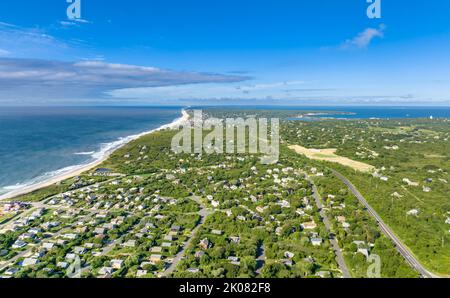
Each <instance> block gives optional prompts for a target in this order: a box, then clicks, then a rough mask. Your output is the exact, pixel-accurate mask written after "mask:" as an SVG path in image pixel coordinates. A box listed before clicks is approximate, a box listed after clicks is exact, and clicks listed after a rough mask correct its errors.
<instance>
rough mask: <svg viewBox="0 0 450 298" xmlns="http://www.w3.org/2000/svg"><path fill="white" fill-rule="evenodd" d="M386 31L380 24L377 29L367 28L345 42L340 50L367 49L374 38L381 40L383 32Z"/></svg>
mask: <svg viewBox="0 0 450 298" xmlns="http://www.w3.org/2000/svg"><path fill="white" fill-rule="evenodd" d="M385 30H386V26H385V25H383V24H381V25H380V26H379V27H378V28H377V29H376V28H367V29H365V30H364V31H363V32H361V33H359V34H358V35H357V36H355V37H354V38H352V39H348V40H346V41H345V42H344V43H343V44H342V45H341V48H342V49H352V48H357V49H365V48H367V47H368V46H369V45H370V43H371V42H372V40H374V39H375V38H377V37H378V38H383V37H384V31H385Z"/></svg>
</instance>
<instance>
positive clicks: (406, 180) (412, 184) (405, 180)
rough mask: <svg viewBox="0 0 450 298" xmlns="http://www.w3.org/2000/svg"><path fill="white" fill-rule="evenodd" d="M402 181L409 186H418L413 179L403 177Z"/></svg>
mask: <svg viewBox="0 0 450 298" xmlns="http://www.w3.org/2000/svg"><path fill="white" fill-rule="evenodd" d="M402 181H403V182H405V183H406V184H408V185H409V186H419V183H418V182H413V181H411V180H409V179H408V178H403V180H402Z"/></svg>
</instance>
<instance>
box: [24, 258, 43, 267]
mask: <svg viewBox="0 0 450 298" xmlns="http://www.w3.org/2000/svg"><path fill="white" fill-rule="evenodd" d="M37 263H39V260H38V259H35V258H25V259H24V260H23V261H22V263H21V265H22V267H27V266H33V265H36V264H37Z"/></svg>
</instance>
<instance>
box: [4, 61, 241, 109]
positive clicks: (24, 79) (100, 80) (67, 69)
mask: <svg viewBox="0 0 450 298" xmlns="http://www.w3.org/2000/svg"><path fill="white" fill-rule="evenodd" d="M246 79H247V78H246V77H242V76H230V75H221V74H211V73H197V72H181V71H172V70H163V69H159V68H154V67H147V66H137V65H127V64H114V63H106V62H103V61H98V60H96V61H80V62H75V63H69V62H61V61H49V60H37V59H5V58H0V102H2V101H3V102H5V101H7V100H11V99H21V100H26V101H29V102H30V103H33V101H39V100H42V99H46V100H49V99H59V100H61V103H64V100H65V99H77V98H89V97H91V98H98V97H101V96H104V95H105V94H107V92H108V91H111V90H116V89H125V88H140V87H160V86H176V85H183V84H199V83H213V82H214V83H230V82H239V81H243V80H246Z"/></svg>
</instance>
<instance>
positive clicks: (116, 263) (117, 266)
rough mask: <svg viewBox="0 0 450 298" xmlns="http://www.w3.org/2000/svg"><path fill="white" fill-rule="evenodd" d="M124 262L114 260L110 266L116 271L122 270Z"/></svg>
mask: <svg viewBox="0 0 450 298" xmlns="http://www.w3.org/2000/svg"><path fill="white" fill-rule="evenodd" d="M122 264H123V260H118V259H114V260H111V262H110V266H111V267H112V268H114V269H120V268H122Z"/></svg>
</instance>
